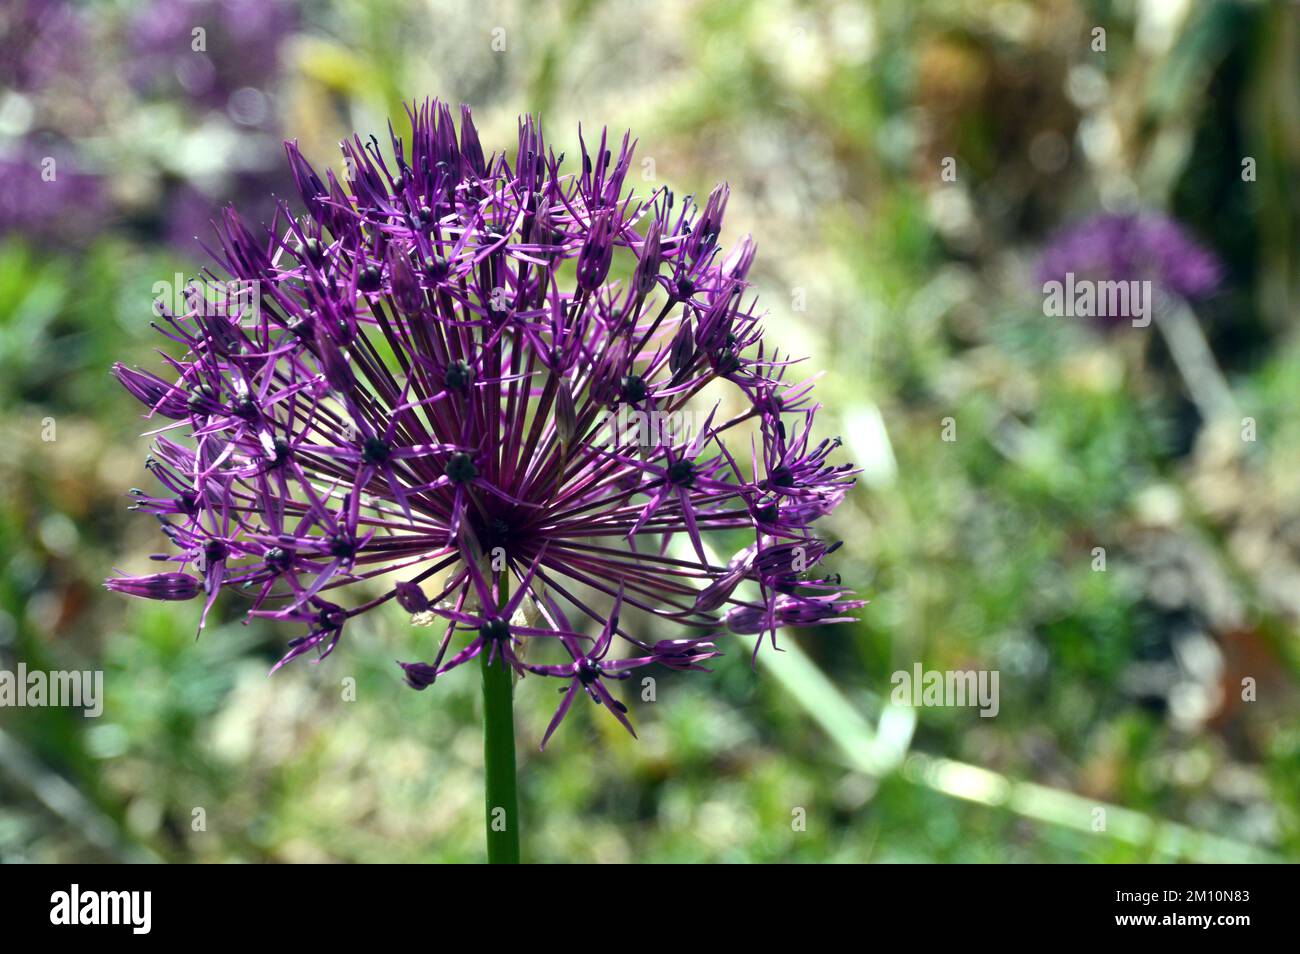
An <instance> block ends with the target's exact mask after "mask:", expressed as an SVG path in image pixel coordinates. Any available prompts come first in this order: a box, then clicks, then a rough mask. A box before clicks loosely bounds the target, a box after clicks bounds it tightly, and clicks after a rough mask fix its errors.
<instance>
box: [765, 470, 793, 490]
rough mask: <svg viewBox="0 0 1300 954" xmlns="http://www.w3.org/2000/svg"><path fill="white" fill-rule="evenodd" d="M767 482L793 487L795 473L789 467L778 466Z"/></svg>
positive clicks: (776, 485)
mask: <svg viewBox="0 0 1300 954" xmlns="http://www.w3.org/2000/svg"><path fill="white" fill-rule="evenodd" d="M767 482H768V483H769V484H771V485H772V486H773V487H793V486H794V474H793V473H791V471H790V468H789V467H778V468H776V469H775V470H774V471H772V473H771V474H770V475H769V476H768V478H767Z"/></svg>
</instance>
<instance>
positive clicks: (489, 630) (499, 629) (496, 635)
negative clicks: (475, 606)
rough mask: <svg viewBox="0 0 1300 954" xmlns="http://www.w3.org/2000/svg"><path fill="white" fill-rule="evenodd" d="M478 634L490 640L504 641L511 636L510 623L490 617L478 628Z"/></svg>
mask: <svg viewBox="0 0 1300 954" xmlns="http://www.w3.org/2000/svg"><path fill="white" fill-rule="evenodd" d="M478 634H479V635H480V636H482V637H483V638H484V639H485V640H487V641H489V642H495V643H500V642H504V641H505V640H507V639H509V638H510V624H509V623H507V622H506V621H505V620H503V619H490V620H488V621H487V622H486V623H484V624H483V625H482V626H480V627H479V628H478Z"/></svg>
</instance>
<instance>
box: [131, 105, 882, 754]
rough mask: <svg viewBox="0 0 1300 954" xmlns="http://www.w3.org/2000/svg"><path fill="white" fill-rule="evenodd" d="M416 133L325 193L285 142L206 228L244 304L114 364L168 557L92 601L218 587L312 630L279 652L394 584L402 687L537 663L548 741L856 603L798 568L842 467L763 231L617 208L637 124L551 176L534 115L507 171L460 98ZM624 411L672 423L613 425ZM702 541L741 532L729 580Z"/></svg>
mask: <svg viewBox="0 0 1300 954" xmlns="http://www.w3.org/2000/svg"><path fill="white" fill-rule="evenodd" d="M410 120H411V124H412V127H413V129H412V135H411V138H410V140H409V141H406V140H403V139H401V138H399V137H397V136H396V135H394V136H393V141H392V149H393V157H394V158H391V159H390V158H385V157H383V155H382V154H381V151H380V149H379V146H378V142H377V141H376V140H375V139H374V138H373V137H372V138H371V139H370V140H369V142H368V143H363V142H362V140H361V139H360V138H359V137H354V138H353V139H351V140H350V141H348V142H345V143H344V145H343V152H344V155H345V159H346V161H347V165H348V167H349V168H351V169H353V170H355V175H354V177H353V178H352V180H351V181H350V182H348V183H347V184H346V187H345V185H344V183H342V182H340V181H338V180H337V179H336V178H335V176H334V175H333V173H327V174H326V175H325V177H324V178H322V177H321V176H320V175H319V174H318V173H317V172H316V171H315V170H314V169H313V168H312V167H311V166H310V165H309V164H308V163H307V161H306V160H305V159H304V158H303V156H302V155H301V153H300V152H299V150H298V148H297V145H296V144H295V143H292V142H291V143H287V144H286V148H287V151H288V156H289V162H290V165H291V168H292V171H293V176H294V179H295V181H296V182H297V186H298V189H299V191H300V193H301V198H302V201H303V203H304V205H305V207H306V212H307V214H306V215H305V216H302V217H300V218H294V217H293V216H292V214H291V212H290V209H289V207H288V206H287V205H283V204H282V206H281V208H280V214H279V216H278V217H277V220H276V221H275V222H274V223H272V225H271V226H270V227H269V228H266V229H262V230H258V231H255V230H252V229H250V228H249V227H248V226H246V225H245V224H244V223H243V222H242V221H241V220H240V219H239V217H238V216H237V215H235V214H234V213H233V212H228V213H227V214H226V215H225V217H224V219H223V221H222V223H221V226H220V233H221V250H220V252H219V254H218V258H219V260H220V264H221V266H222V267H223V268H224V269H225V270H226V271H227V272H228V273H229V275H230V276H232V278H233V279H236V280H239V281H240V282H243V283H246V285H244V286H241V287H245V288H254V289H256V291H257V292H258V293H259V297H260V302H259V304H258V306H257V307H254V306H253V305H252V304H251V303H250V302H249V301H247V300H246V299H241V298H239V297H238V296H230V297H228V298H227V299H226V307H222V308H214V307H211V305H210V303H209V301H208V299H210V298H211V297H212V293H213V292H214V291H215V290H216V289H218V288H219V287H220V286H219V285H218V284H217V282H216V279H215V276H209V280H208V288H207V295H206V296H205V294H204V290H203V289H199V288H196V289H193V290H192V292H191V295H190V298H189V308H188V310H187V311H186V313H184V314H173V313H171V312H170V311H168V310H167V309H166V308H165V307H160V312H161V314H162V317H163V322H162V324H161V326H160V327H161V330H162V331H163V332H164V333H165V334H166V335H167V336H168V337H169V338H171V340H172V341H173V342H174V343H175V344H177V345H178V346H179V349H180V351H181V354H180V355H179V356H178V357H173V358H169V359H168V363H169V366H170V368H169V371H168V372H167V374H166V376H165V377H160V376H158V375H155V374H152V373H149V372H145V371H140V370H134V369H128V368H125V367H122V366H118V367H117V368H115V373H116V375H117V377H118V378H119V379H120V380H121V382H122V383H123V384H124V385H125V386H126V388H127V389H128V391H130V393H131V394H132V395H134V396H135V397H136V398H138V399H139V400H141V401H142V402H143V403H144V404H145V405H146V407H147V408H148V416H150V417H152V418H154V419H155V420H156V421H157V423H158V425H159V426H158V428H157V430H156V431H155V432H154V433H155V434H156V443H155V451H154V454H153V456H152V457H151V458H150V460H149V463H148V467H149V469H150V470H151V471H152V472H153V474H154V475H155V476H156V477H157V478H158V480H159V482H160V484H161V485H162V489H161V490H159V491H156V492H155V494H153V495H150V494H146V493H144V492H143V491H134V492H133V493H134V494H135V496H136V503H135V506H136V507H137V508H138V509H141V510H144V511H147V512H149V513H153V514H155V515H156V516H157V518H158V519H159V520H160V521H161V523H162V527H163V531H164V533H166V535H167V536H168V537H169V538H170V540H171V542H172V543H173V544H174V545H175V552H174V553H172V554H170V555H159V556H158V557H157V559H160V560H163V561H165V562H170V563H173V564H176V565H177V566H176V567H175V568H174V569H172V570H171V571H169V572H167V573H163V574H159V575H158V576H156V577H152V578H150V577H137V578H126V579H119V580H112V581H109V584H108V585H109V587H110V588H112V589H116V590H120V591H122V592H126V593H130V594H132V595H139V596H147V597H153V598H159V599H176V598H179V597H180V596H182V595H185V594H186V593H189V592H193V593H194V594H196V595H198V594H200V593H201V594H202V595H203V597H204V599H205V603H206V606H205V609H204V612H203V616H204V618H206V615H207V612H208V609H209V608H210V607H211V606H212V603H213V600H214V599H215V597H216V595H217V592H218V590H219V589H221V588H222V587H227V588H232V589H235V590H238V591H240V592H242V593H245V594H247V595H248V596H249V597H250V598H251V606H250V607H249V613H250V615H252V616H255V617H268V618H272V619H280V620H294V621H297V622H298V623H300V624H301V625H302V626H303V627H305V629H306V632H305V634H304V635H302V636H300V637H298V638H297V639H295V640H294V641H293V642H292V643H291V644H290V649H289V651H288V653H286V655H285V656H284V658H283V659H282V660H281V661H280V663H279V664H277V668H278V666H279V665H283V664H284V663H286V662H288V661H289V660H291V659H294V658H295V657H298V656H302V655H307V654H314V655H315V656H317V657H318V658H319V657H324V656H327V655H329V653H330V652H332V651H333V650H334V648H335V647H336V646H337V645H338V643H339V640H340V637H341V634H342V632H343V630H344V628H345V627H346V625H347V624H348V623H349V621H351V620H353V619H354V618H356V617H358V616H360V615H362V614H363V613H365V612H367V611H368V610H371V609H374V608H375V607H377V606H380V605H381V604H383V603H385V602H387V601H389V600H396V601H397V602H398V603H399V604H400V605H401V606H402V607H403V608H404V609H405V610H407V611H408V612H410V613H413V614H415V616H416V619H417V620H418V621H423V622H429V621H432V620H437V621H441V622H442V624H443V625H444V626H445V631H444V633H443V635H442V638H441V640H440V642H439V645H438V646H437V650H436V653H431V656H432V661H427V662H426V661H419V662H403V663H401V664H400V665H401V666H402V669H403V673H404V675H405V677H406V680H407V682H408V683H409V684H410V685H412V686H413V687H415V688H417V689H424V688H427V687H429V686H431V685H433V684H434V683H435V682H436V680H437V679H438V678H440V677H441V676H443V675H444V674H445V673H447V672H448V671H450V670H453V669H455V668H456V667H458V666H460V665H462V664H463V663H465V662H467V661H469V660H471V659H474V658H477V657H482V656H484V655H486V660H484V662H486V664H487V666H501V667H508V668H509V669H511V670H513V671H514V672H515V673H517V674H518V675H520V676H525V675H535V676H541V677H544V678H548V679H555V680H558V681H560V682H561V683H563V684H564V687H563V692H564V695H563V701H562V703H561V705H560V708H559V710H558V712H557V713H556V716H555V719H554V720H553V722H552V723H551V725H550V727H549V728H548V729H547V732H546V737H547V738H549V737H550V735H551V733H552V732H553V731H554V730H555V727H556V726H557V725H558V724H559V722H560V720H562V719H563V718H564V716H565V714H566V713H567V712H568V711H569V709H570V706H571V704H572V702H573V700H574V698H575V697H576V696H577V695H578V694H579V693H580V692H581V693H583V694H586V695H587V696H588V697H589V698H591V699H592V700H593V701H594V702H596V703H599V704H600V705H602V706H604V707H605V708H607V709H608V710H609V711H610V712H611V713H613V715H614V716H615V717H616V718H617V719H618V720H619V721H620V722H622V723H623V724H624V725H627V726H628V728H629V729H630V728H631V726H630V725H629V724H628V722H627V718H626V712H625V707H624V706H623V705H622V704H621V703H620V702H618V701H617V700H616V699H615V698H614V696H613V695H612V694H611V693H610V690H609V686H608V683H609V681H610V680H618V679H622V678H624V677H626V676H627V675H628V674H629V672H630V671H631V670H633V669H635V668H638V667H642V666H647V665H651V664H660V665H664V666H667V667H669V668H671V669H675V670H696V669H701V668H703V667H702V666H701V665H700V664H701V663H702V662H705V661H707V660H708V659H710V658H712V657H714V656H716V655H717V650H716V648H715V646H714V642H713V640H714V639H715V638H716V637H717V636H718V635H719V634H721V633H722V632H724V631H726V630H727V629H728V628H730V630H731V631H732V632H735V633H739V634H748V635H754V636H756V637H757V638H756V640H755V646H754V651H755V652H757V650H758V645H759V644H760V643H761V642H762V641H763V640H764V638H765V636H768V635H770V636H771V637H772V638H773V640H774V638H775V630H776V629H777V628H778V627H780V626H783V625H788V624H795V625H806V624H811V623H820V622H839V621H841V620H843V619H844V617H845V613H846V612H848V611H849V610H851V609H854V608H856V607H859V606H861V605H862V603H861V601H858V600H852V599H847V598H846V594H845V592H844V591H843V589H842V588H841V586H840V585H839V581H838V577H834V576H825V577H824V576H823V575H821V574H820V573H819V571H818V570H817V567H818V564H819V563H820V562H821V561H822V560H823V558H824V557H825V556H826V555H827V554H828V553H829V552H831V550H833V547H828V546H827V545H826V544H824V543H822V542H820V541H819V540H818V539H817V538H816V537H815V536H814V534H813V532H812V525H813V524H814V523H815V522H816V521H817V519H818V518H820V517H821V516H823V515H824V514H827V513H829V512H830V511H831V510H832V509H834V507H835V506H836V505H837V504H838V503H839V502H840V501H841V500H842V499H843V497H844V495H845V493H846V492H847V490H848V488H849V487H850V486H851V485H852V483H853V476H852V474H853V473H854V472H853V470H852V469H851V467H850V465H848V464H833V463H831V462H830V460H829V457H830V454H831V452H832V451H833V450H834V449H835V448H836V447H837V446H838V443H839V442H838V441H826V440H823V441H820V442H814V440H813V438H812V431H813V419H814V417H815V415H816V413H817V410H818V408H819V405H817V404H816V403H814V401H813V400H812V388H811V385H810V384H808V383H804V384H796V383H787V382H786V381H785V376H786V372H787V370H788V368H789V366H790V364H791V363H792V362H791V360H790V359H789V358H788V357H786V356H783V355H781V354H779V353H778V352H777V351H776V350H775V349H773V348H770V347H769V346H767V345H766V344H765V343H764V341H763V332H762V329H761V327H760V324H759V316H758V315H756V314H755V312H754V305H755V303H754V302H753V301H752V300H751V301H748V302H747V301H746V298H747V294H746V288H747V283H746V281H745V279H746V274H747V272H748V270H749V267H750V263H751V262H752V261H753V256H754V245H753V242H752V241H750V240H749V239H748V238H746V239H744V240H742V241H741V243H740V244H739V245H738V246H737V248H736V249H735V250H734V251H733V252H732V253H731V254H730V255H724V254H723V253H722V249H721V246H720V245H719V241H718V240H719V236H720V233H721V229H722V218H723V213H724V211H725V207H726V204H727V190H726V188H725V187H719V188H718V189H716V190H714V192H713V193H712V194H711V195H710V196H709V198H708V199H707V201H706V202H705V204H704V206H703V208H700V207H699V206H697V205H696V204H695V203H694V202H693V201H692V200H691V199H690V198H687V199H685V200H680V201H679V200H676V199H675V198H674V196H673V194H672V193H671V192H669V191H667V190H664V189H660V190H657V191H655V192H654V193H653V194H652V195H650V196H648V197H646V198H641V199H638V198H637V197H636V196H635V195H634V194H633V193H632V192H631V191H630V190H627V189H625V178H626V176H627V172H628V168H629V165H630V163H631V161H632V145H630V144H629V140H628V137H627V136H624V137H623V140H622V143H621V145H620V144H615V149H614V150H611V149H610V148H609V145H610V144H609V143H608V142H607V140H606V136H605V135H604V134H603V133H602V135H601V138H600V144H599V146H598V147H597V148H596V149H594V150H589V149H588V148H587V145H586V143H585V141H583V142H582V148H581V158H580V163H579V167H578V169H577V170H576V171H574V172H565V171H563V170H562V161H563V156H559V157H557V156H556V155H555V154H554V153H553V151H551V150H548V149H547V148H546V146H545V143H544V141H543V137H542V132H541V129H540V127H539V126H538V124H537V123H536V122H535V121H534V120H533V119H532V118H527V119H524V120H522V121H521V122H520V124H519V133H518V147H517V150H516V152H515V156H514V158H513V161H511V159H510V158H508V157H507V156H506V155H504V154H492V155H490V156H487V155H485V153H484V151H483V149H482V147H481V146H480V144H479V139H478V134H477V133H476V131H475V128H474V124H473V122H472V121H471V118H470V113H469V110H468V109H467V108H466V107H461V122H460V129H459V133H458V132H457V129H456V127H455V125H454V124H453V118H452V114H451V111H450V110H449V109H448V107H447V106H446V105H443V104H440V103H437V102H434V103H425V104H424V105H423V106H413V107H412V108H411V111H410ZM579 138H580V141H581V139H582V137H581V135H580V136H579ZM615 150H616V151H615ZM618 276H623V278H619V277H618ZM627 276H630V278H628V277H627ZM630 412H644V413H647V414H649V413H655V414H658V415H677V416H679V417H685V416H686V415H690V416H689V417H688V418H686V419H687V420H689V421H690V422H692V426H690V427H688V428H685V433H674V434H673V435H671V436H664V435H663V434H657V435H653V436H652V437H651V439H649V440H646V439H645V436H644V435H642V436H640V437H633V436H630V435H628V434H627V433H626V432H625V431H622V430H620V429H618V428H613V429H611V428H610V427H609V423H610V421H611V420H613V419H614V418H615V417H616V416H617V415H618V414H620V413H630ZM176 431H184V432H186V433H187V435H188V437H189V438H190V439H189V440H188V441H187V442H184V443H182V442H180V441H178V440H174V439H173V436H177V437H178V436H179V435H176V434H174V432H176ZM169 435H172V436H169ZM706 540H713V541H716V542H717V545H718V546H721V545H722V541H727V540H733V541H734V542H733V543H732V546H735V545H736V544H737V543H740V544H748V545H747V546H746V548H745V549H743V550H741V552H740V553H738V554H736V556H735V557H734V558H733V559H732V560H731V561H730V563H729V564H728V565H725V566H723V565H717V564H716V563H715V562H714V558H713V557H712V556H711V548H710V547H708V546H706V545H705V542H706ZM675 541H679V542H675ZM742 585H743V587H742ZM347 594H356V595H354V596H352V597H351V599H349V598H348V596H347ZM335 600H337V601H338V602H337V603H336V602H334V601H335ZM611 606H612V609H609V607H611ZM654 618H657V619H654ZM650 626H655V627H657V628H660V629H662V628H668V629H669V630H670V631H672V632H673V633H674V636H673V638H671V639H654V640H651V639H648V638H647V637H646V636H645V631H646V628H648V627H650ZM200 628H202V622H200ZM588 628H591V629H594V630H596V631H597V632H598V633H599V635H598V636H596V637H595V638H593V637H592V636H590V635H588V634H587V633H585V632H584V630H586V629H588ZM453 647H455V648H453ZM546 652H549V653H550V655H551V657H552V658H558V659H560V660H562V661H560V662H555V663H550V662H546V661H545V659H544V658H542V657H541V656H540V655H539V654H541V653H546ZM485 671H486V668H485Z"/></svg>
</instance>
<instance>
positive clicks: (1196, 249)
mask: <svg viewBox="0 0 1300 954" xmlns="http://www.w3.org/2000/svg"><path fill="white" fill-rule="evenodd" d="M1069 273H1073V274H1074V276H1075V278H1076V279H1084V278H1086V279H1090V280H1093V281H1150V282H1151V283H1152V285H1153V287H1154V288H1156V289H1158V290H1159V291H1161V292H1163V293H1164V294H1166V295H1171V296H1176V297H1178V298H1182V299H1184V300H1187V301H1194V300H1196V299H1199V298H1204V297H1205V296H1207V295H1209V294H1210V293H1212V292H1213V291H1215V289H1217V288H1218V286H1219V283H1220V281H1221V280H1222V278H1223V266H1222V265H1221V264H1220V262H1219V260H1218V258H1217V257H1216V256H1215V255H1214V253H1213V252H1211V251H1210V250H1209V249H1207V248H1205V247H1204V246H1202V245H1201V244H1200V243H1198V242H1197V241H1196V240H1195V239H1194V238H1192V237H1191V236H1190V235H1188V234H1187V231H1186V230H1185V229H1184V228H1183V227H1182V226H1181V225H1179V224H1178V223H1177V222H1175V221H1174V220H1173V219H1171V218H1169V217H1168V216H1165V215H1162V214H1160V213H1158V212H1141V213H1130V214H1105V215H1097V216H1093V217H1092V218H1090V219H1086V220H1084V221H1083V222H1081V223H1079V224H1077V225H1075V226H1072V227H1071V228H1068V229H1066V230H1064V231H1062V232H1060V233H1058V234H1057V235H1056V236H1055V237H1054V238H1053V239H1052V241H1051V242H1050V244H1049V246H1048V248H1047V250H1046V251H1045V252H1044V253H1043V255H1042V258H1041V259H1040V261H1039V264H1038V280H1039V281H1040V282H1048V281H1064V280H1065V277H1066V275H1067V274H1069ZM1131 317H1132V316H1131V315H1111V316H1109V319H1110V320H1111V321H1112V322H1113V323H1118V322H1119V321H1126V320H1128V319H1129V318H1131Z"/></svg>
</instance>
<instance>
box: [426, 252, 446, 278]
mask: <svg viewBox="0 0 1300 954" xmlns="http://www.w3.org/2000/svg"><path fill="white" fill-rule="evenodd" d="M450 271H451V267H450V266H449V265H448V264H447V260H446V259H445V258H443V257H442V256H440V255H435V256H433V258H431V259H429V261H428V263H427V264H426V265H425V266H424V277H425V278H427V279H428V280H429V281H431V282H440V281H442V280H443V279H444V278H446V277H447V275H448V273H449V272H450Z"/></svg>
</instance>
